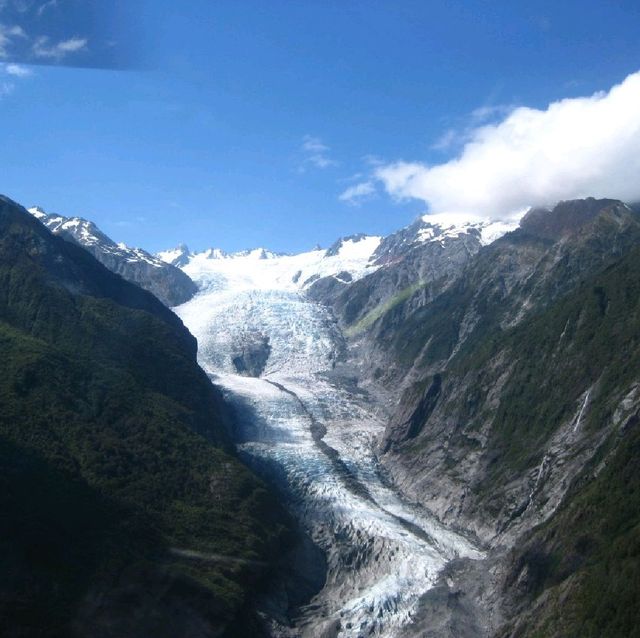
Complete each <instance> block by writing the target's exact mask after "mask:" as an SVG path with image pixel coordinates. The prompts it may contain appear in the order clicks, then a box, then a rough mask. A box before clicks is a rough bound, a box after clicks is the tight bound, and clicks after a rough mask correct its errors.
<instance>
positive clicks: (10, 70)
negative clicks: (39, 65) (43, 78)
mask: <svg viewBox="0 0 640 638" xmlns="http://www.w3.org/2000/svg"><path fill="white" fill-rule="evenodd" d="M2 70H3V71H4V72H5V73H6V74H7V75H13V76H14V77H16V78H26V77H29V76H30V75H33V72H32V71H31V69H30V68H29V67H26V66H23V65H22V64H5V65H4V66H3V67H2Z"/></svg>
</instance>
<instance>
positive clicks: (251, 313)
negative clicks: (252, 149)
mask: <svg viewBox="0 0 640 638" xmlns="http://www.w3.org/2000/svg"><path fill="white" fill-rule="evenodd" d="M1 213H2V217H0V221H1V222H2V224H3V226H2V233H3V234H2V243H1V244H0V248H1V252H0V257H2V261H1V262H0V267H1V270H0V273H4V274H3V275H2V276H3V281H4V283H3V284H2V288H1V292H2V299H3V301H2V304H1V305H0V310H1V312H2V315H0V320H1V323H0V327H2V326H4V327H3V328H2V330H4V333H5V335H4V338H3V341H2V343H3V358H4V360H5V361H6V366H7V370H8V371H9V373H8V374H6V375H5V377H4V380H3V385H2V387H1V391H2V394H1V395H0V397H1V398H2V401H3V409H2V417H1V419H2V421H1V422H2V437H3V438H2V441H3V444H2V445H3V449H4V452H3V458H5V459H6V463H5V467H7V468H8V470H7V471H5V472H3V478H2V480H3V481H4V482H5V487H6V489H4V490H3V494H4V496H3V498H4V499H5V504H4V506H3V511H6V512H8V513H9V514H8V518H7V523H8V525H7V531H6V533H5V534H4V535H3V543H6V544H7V548H8V549H10V553H9V551H7V552H5V555H6V556H9V555H11V556H13V557H14V558H12V559H11V560H10V561H8V562H7V565H6V567H5V569H4V570H3V574H4V575H3V579H4V580H3V581H2V583H0V584H1V590H0V591H1V595H2V598H1V599H0V604H1V605H2V609H3V610H5V611H3V613H7V614H11V615H12V616H11V617H13V618H15V619H17V620H16V623H18V621H19V623H21V624H22V626H25V627H28V628H30V629H35V628H38V627H41V626H43V623H45V622H47V619H48V618H55V622H56V623H57V625H56V626H57V627H60V628H61V633H62V630H63V629H65V630H66V629H69V630H71V631H73V632H75V634H74V635H81V636H84V635H101V636H102V635H104V636H127V635H131V636H143V635H188V636H217V635H226V636H234V635H237V636H254V635H255V636H265V637H268V636H271V637H283V638H293V637H294V636H302V637H305V638H307V637H313V638H315V637H324V638H330V637H338V636H339V637H345V638H346V637H354V638H355V637H364V636H381V637H418V636H420V637H433V638H436V637H446V636H449V637H456V638H467V637H468V638H472V637H482V638H507V637H509V638H516V637H532V638H533V637H534V636H535V637H544V636H563V637H572V636H578V635H580V636H588V637H594V638H595V637H600V636H616V637H617V636H620V637H622V636H625V637H626V636H636V635H640V629H639V628H640V611H639V610H640V482H639V475H638V472H637V468H638V465H639V463H640V216H639V214H638V212H637V211H636V210H635V209H634V208H633V207H632V206H629V205H627V204H625V203H623V202H620V201H617V200H609V199H593V198H589V199H582V200H571V201H564V202H560V203H558V204H557V205H555V206H553V207H549V208H534V209H531V210H529V211H528V212H527V213H526V214H524V216H523V217H522V218H521V219H520V221H519V222H513V223H507V222H502V221H488V220H485V219H482V218H469V217H466V218H465V217H459V216H445V215H425V216H423V217H420V218H418V219H417V220H416V221H415V222H414V223H413V224H411V225H410V226H408V227H406V228H404V229H401V230H399V231H398V232H396V233H393V234H391V235H389V236H387V237H375V236H367V235H354V236H350V237H345V238H342V239H339V240H338V241H336V243H335V244H333V245H332V246H330V247H329V248H328V249H320V248H317V249H314V250H311V251H309V252H306V253H301V254H295V255H289V254H277V253H273V252H271V251H269V250H267V249H264V248H257V249H253V250H247V251H245V252H241V253H233V254H227V253H224V252H223V251H221V250H219V249H214V248H212V249H208V250H205V251H202V252H195V253H193V252H191V251H190V250H189V249H188V248H187V247H186V246H184V245H180V246H178V247H177V248H175V249H171V250H167V251H163V252H161V253H159V254H158V255H156V256H151V255H149V254H148V253H145V252H144V251H140V250H138V249H136V250H135V251H132V250H131V249H127V248H126V247H121V246H118V245H117V244H114V243H113V242H111V240H108V238H105V237H104V236H103V235H102V234H100V233H99V231H98V230H97V229H96V228H95V227H94V226H93V225H92V224H91V223H90V222H86V221H84V220H76V219H72V220H67V219H65V218H54V217H52V216H48V215H46V214H44V213H42V212H41V211H40V210H39V209H32V210H31V213H32V214H31V215H28V214H27V212H26V211H25V210H24V209H22V208H20V207H19V206H17V205H15V204H13V203H12V202H10V201H9V200H6V199H3V200H2V209H1ZM38 220H39V221H40V222H42V224H40V223H39V222H38ZM43 224H44V225H43ZM45 226H46V228H45ZM48 229H49V230H48ZM50 230H51V231H53V233H54V234H52V233H51V232H50ZM55 235H60V236H59V237H56V236H55ZM94 238H97V239H94ZM67 239H68V240H69V241H67ZM78 244H79V245H78ZM81 246H82V247H84V248H86V249H87V250H88V251H89V252H91V253H92V254H93V255H95V257H96V258H97V259H98V260H99V261H101V262H102V264H104V266H106V268H105V267H103V265H101V264H100V263H98V261H96V259H94V257H93V256H91V255H90V254H88V253H87V252H86V251H85V250H83V248H81ZM114 247H115V248H114ZM106 255H108V256H106ZM140 262H144V263H146V264H147V266H149V268H152V269H155V270H154V271H153V272H157V273H160V277H159V278H157V279H155V280H154V282H155V283H153V286H156V285H161V288H160V291H159V290H158V289H155V290H154V289H153V287H152V284H151V283H150V280H149V279H148V277H147V275H146V274H145V275H144V276H142V275H141V274H140V273H144V272H146V271H145V270H141V269H138V270H137V271H131V270H129V269H128V268H129V266H128V265H132V267H134V268H137V267H138V266H136V264H139V263H140ZM123 264H128V265H127V266H126V267H125V266H124V265H123ZM158 264H163V265H162V266H158ZM109 270H111V271H113V272H115V273H121V274H122V275H123V276H124V277H125V278H126V279H130V280H132V281H135V282H137V283H139V284H140V285H141V286H143V287H146V288H148V289H149V290H151V292H153V293H154V294H156V296H157V297H158V298H159V299H162V301H164V303H165V304H167V305H169V306H172V309H173V312H171V311H170V310H169V309H168V308H167V307H165V306H163V305H162V304H161V303H160V302H159V301H158V300H157V299H156V298H155V297H154V296H153V295H151V294H148V293H147V292H145V291H143V290H141V289H139V288H138V287H137V286H135V285H133V284H131V283H129V282H127V281H125V280H124V279H122V278H121V277H118V276H115V275H114V274H113V273H112V272H109ZM174 271H175V272H177V273H179V276H178V277H176V276H175V273H174ZM132 272H136V273H138V274H131V273H132ZM167 273H169V274H167ZM171 273H173V274H171ZM138 275H140V277H139V278H138V279H136V277H138ZM160 281H162V282H163V283H162V284H159V283H158V282H160ZM185 281H186V282H191V283H192V284H193V286H194V290H197V292H196V293H195V294H194V295H193V296H191V295H192V292H193V291H191V292H190V291H189V288H188V286H187V287H185V288H181V287H180V286H181V284H180V286H178V288H174V287H173V284H174V283H176V282H178V283H179V282H185ZM167 282H172V283H167ZM178 290H179V292H178ZM169 291H171V292H170V293H169ZM161 293H162V294H161ZM174 313H175V314H174ZM187 329H188V331H189V332H190V333H191V334H189V332H187ZM191 335H193V336H191ZM194 337H195V339H194ZM196 340H197V345H198V347H197V362H198V363H199V367H198V365H196V359H195V357H196ZM242 463H244V464H245V465H243V464H242ZM247 466H248V467H249V468H251V469H250V470H249V469H247ZM254 473H255V475H259V476H260V477H261V479H258V478H256V476H255V475H254ZM26 494H30V495H31V502H32V506H31V507H27V506H26V505H25V502H26V496H25V495H26ZM285 510H286V511H285ZM28 520H37V521H39V524H38V525H36V526H34V525H30V524H27V522H26V521H28ZM25 527H26V528H29V529H34V530H35V529H37V530H39V531H37V532H34V533H33V535H29V534H27V535H24V534H16V533H15V530H20V529H23V528H25ZM44 530H46V532H45V531H44ZM61 566H64V568H62V567H61ZM34 610H35V611H34ZM91 627H94V628H95V627H100V628H102V627H104V630H102V629H100V631H103V633H96V631H97V630H93V631H94V633H91V631H92V630H91V629H90V628H91ZM145 632H147V633H145ZM162 632H164V633H162ZM20 635H31V634H29V632H28V631H25V633H24V634H20ZM33 635H37V634H33Z"/></svg>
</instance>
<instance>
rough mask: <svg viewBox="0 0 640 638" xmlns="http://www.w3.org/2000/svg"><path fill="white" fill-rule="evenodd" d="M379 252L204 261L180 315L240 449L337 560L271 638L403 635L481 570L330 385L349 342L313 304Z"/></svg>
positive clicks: (192, 269)
mask: <svg viewBox="0 0 640 638" xmlns="http://www.w3.org/2000/svg"><path fill="white" fill-rule="evenodd" d="M379 243H380V238H379V237H364V238H361V239H359V240H357V241H356V240H346V241H342V242H341V243H340V244H339V245H338V247H337V248H336V250H335V251H332V252H331V253H329V251H322V250H314V251H310V252H307V253H303V254H301V255H276V254H273V253H268V252H267V251H264V250H263V249H258V250H254V251H248V252H245V253H240V254H236V255H225V254H224V253H221V252H220V251H217V252H215V251H205V252H204V253H200V254H196V255H191V256H190V257H189V259H188V260H186V263H185V264H184V266H183V270H184V271H185V272H186V274H188V275H189V276H190V277H191V278H192V279H193V280H194V281H196V283H197V284H198V285H199V287H200V292H199V293H198V294H197V295H196V296H195V297H194V298H193V299H191V300H190V301H189V302H187V303H185V304H183V305H181V306H178V307H176V308H175V309H174V310H175V311H176V312H177V314H178V315H179V316H180V317H181V318H182V320H183V321H184V323H185V325H186V326H187V327H188V328H189V329H190V330H191V332H192V333H193V334H194V335H195V336H196V337H197V339H198V343H199V355H198V356H199V362H200V365H201V366H202V367H203V369H204V370H205V371H206V372H207V373H208V374H209V376H210V378H211V379H212V381H213V382H214V383H215V384H216V385H218V386H219V387H220V388H221V389H222V390H223V392H224V394H225V396H226V397H227V398H228V399H229V400H230V401H231V402H232V403H233V404H234V405H236V406H237V414H238V416H239V419H238V421H239V423H238V428H239V430H238V432H236V440H237V442H238V447H239V449H240V451H241V453H242V455H243V456H244V457H245V458H246V459H247V460H248V461H249V463H253V464H254V466H256V467H265V466H267V467H270V468H273V470H272V471H273V473H274V474H277V475H278V477H279V478H280V482H281V484H282V485H283V489H284V491H285V493H286V498H287V501H288V503H289V507H290V510H291V511H292V513H293V514H294V515H295V516H296V517H297V519H298V520H299V521H300V524H301V525H302V527H303V528H304V530H305V531H306V533H307V534H308V535H309V536H310V538H311V539H312V540H313V542H314V543H315V544H316V545H318V546H319V547H320V548H321V549H322V550H323V551H324V552H325V553H326V558H327V576H326V582H325V584H324V587H323V588H322V590H321V591H320V592H319V593H318V594H317V595H316V596H315V597H314V599H313V600H311V601H310V602H309V604H308V605H306V606H305V607H303V608H302V609H300V610H299V613H298V617H297V618H296V619H295V627H294V628H293V629H291V631H292V632H293V633H290V634H287V633H286V632H285V633H282V631H283V628H282V627H280V628H279V629H278V628H277V627H276V626H275V625H274V626H273V635H296V636H297V635H301V636H317V635H323V632H327V633H326V635H335V636H341V637H352V636H353V637H355V636H362V635H368V636H385V637H392V636H395V635H396V634H397V633H398V632H400V631H401V630H402V629H403V628H406V626H407V625H410V623H411V621H412V618H413V617H414V615H415V614H416V613H417V610H418V606H419V601H420V598H421V596H422V595H423V594H424V593H425V592H426V591H427V590H429V589H430V588H431V587H432V586H433V585H434V583H435V581H436V579H437V578H438V575H439V573H440V572H441V570H442V569H443V567H444V566H445V565H446V564H447V563H448V562H449V561H451V560H452V559H454V558H457V557H471V558H481V557H482V553H481V551H480V550H479V549H478V548H477V547H475V546H474V545H473V543H472V542H471V541H470V540H468V539H466V538H464V537H463V536H461V535H459V534H457V533H455V532H453V531H452V530H449V529H446V528H445V527H443V526H442V525H440V524H439V523H438V522H437V521H436V520H435V519H434V518H433V517H431V516H429V515H428V513H426V512H425V511H423V510H421V509H419V508H418V507H417V506H415V505H412V504H410V503H407V502H404V501H403V500H402V499H401V498H400V496H399V495H398V494H397V493H396V492H395V491H394V490H393V489H392V488H390V487H389V486H388V485H387V484H386V483H385V481H384V480H383V477H382V476H381V472H380V470H379V467H378V464H377V460H376V453H375V450H376V443H377V440H378V439H379V437H380V436H381V434H382V432H383V429H384V424H383V422H382V421H381V420H380V419H379V418H378V417H377V416H376V415H375V414H374V413H373V411H372V409H371V407H370V405H368V402H367V398H366V396H364V395H363V394H362V393H360V392H359V391H358V390H357V388H354V387H352V385H350V384H347V383H342V382H341V380H340V377H339V376H338V375H335V374H332V373H333V371H334V367H335V363H336V361H337V360H338V359H339V358H340V355H341V352H342V351H343V349H344V347H345V341H344V338H343V336H342V334H341V332H340V329H339V327H338V325H337V324H336V322H335V321H334V319H333V318H332V316H331V315H330V313H329V311H328V310H327V309H326V308H325V307H324V306H322V305H320V304H317V303H314V302H312V301H310V300H309V299H308V298H307V297H306V296H305V288H306V287H307V286H308V285H310V283H311V282H312V281H314V280H315V279H317V278H318V277H325V276H338V275H340V274H341V273H348V274H349V276H350V277H351V278H352V279H354V280H355V279H358V278H360V277H363V276H365V275H366V274H367V273H369V272H372V271H373V270H375V268H377V266H375V265H374V264H373V261H374V260H373V259H372V257H373V255H374V252H375V249H376V248H377V246H378V245H379ZM172 256H173V255H172ZM255 334H259V335H260V336H261V338H263V339H264V340H265V343H266V342H268V346H269V349H268V357H267V360H266V363H265V365H264V369H263V370H262V371H261V374H260V376H259V377H252V376H244V375H241V374H239V373H238V369H237V365H236V363H234V361H235V359H236V357H237V353H238V349H239V348H242V347H243V344H246V343H247V341H248V340H250V338H251V335H255Z"/></svg>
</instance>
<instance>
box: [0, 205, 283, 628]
mask: <svg viewBox="0 0 640 638" xmlns="http://www.w3.org/2000/svg"><path fill="white" fill-rule="evenodd" d="M0 352H1V355H2V361H3V373H2V375H0V511H1V512H2V517H0V546H1V548H2V551H1V552H0V556H1V558H0V561H1V563H2V569H1V570H0V618H2V623H0V635H3V636H43V635H47V636H68V635H73V636H91V637H92V638H93V637H96V636H100V637H105V638H106V637H111V636H113V637H116V636H117V637H118V638H120V637H126V636H143V635H144V636H147V635H153V636H167V637H168V636H177V635H189V636H202V637H204V636H220V635H223V634H225V635H227V634H229V635H231V634H232V633H233V632H234V631H235V632H236V634H239V635H247V632H248V633H251V632H252V629H251V628H250V627H248V626H247V623H248V622H250V614H248V613H246V612H242V613H240V611H241V609H243V606H244V605H245V604H246V603H247V600H248V597H249V596H250V595H251V593H252V592H253V591H255V589H256V585H257V583H259V581H260V579H261V578H262V576H263V575H264V574H265V571H266V570H267V569H268V567H269V565H270V562H271V561H272V560H274V559H275V557H277V556H278V555H279V554H280V553H281V551H282V547H283V545H282V542H283V538H284V536H283V534H284V533H285V531H286V527H285V526H286V524H287V523H286V518H285V517H284V515H283V513H282V510H281V509H280V507H279V505H278V504H277V503H276V502H275V501H274V499H273V498H272V497H271V496H270V493H269V492H268V491H267V490H266V489H265V487H264V485H263V484H262V483H261V482H260V481H259V480H258V479H256V478H255V477H254V476H253V475H252V474H251V473H250V472H249V471H248V470H247V469H246V468H245V467H244V466H243V465H242V464H241V463H240V462H239V461H238V460H237V459H236V458H235V456H234V454H233V453H232V447H231V445H230V441H229V437H228V426H229V421H228V416H227V414H226V408H225V406H224V404H223V402H222V399H221V396H220V394H219V393H218V391H217V390H216V389H215V388H214V386H212V384H211V383H210V381H209V379H208V378H207V376H206V375H205V374H204V373H203V372H202V370H201V369H200V368H199V367H198V365H197V364H196V343H195V339H194V338H193V337H192V336H191V335H190V334H189V333H188V332H187V330H186V329H185V328H184V326H183V324H182V322H181V321H180V320H179V319H178V318H177V317H176V316H175V315H174V314H173V313H172V312H171V311H169V310H168V309H167V308H166V307H165V306H163V305H162V304H161V303H160V302H159V301H158V300H157V299H156V298H155V297H154V296H153V295H151V294H149V293H148V292H146V291H143V290H141V289H140V288H138V287H137V286H134V285H132V284H130V283H128V282H127V281H125V280H124V279H122V278H121V277H119V276H117V275H114V274H113V273H112V272H110V271H109V270H107V269H106V268H105V267H104V266H102V265H101V264H100V263H98V262H97V261H96V260H95V259H94V258H93V257H92V256H91V255H90V254H89V253H88V252H86V251H85V250H84V249H81V248H80V247H78V246H76V245H75V244H74V243H71V242H68V241H64V240H63V239H62V238H60V237H56V236H55V235H53V234H51V233H50V232H49V231H48V230H47V229H45V228H44V226H42V225H41V224H40V223H39V222H38V221H36V219H34V218H33V217H32V216H31V215H29V214H28V213H27V211H26V210H25V209H23V208H21V207H20V206H18V205H16V204H14V203H13V202H11V201H10V200H8V199H6V198H0Z"/></svg>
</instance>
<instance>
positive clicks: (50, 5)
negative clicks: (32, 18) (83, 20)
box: [37, 0, 58, 18]
mask: <svg viewBox="0 0 640 638" xmlns="http://www.w3.org/2000/svg"><path fill="white" fill-rule="evenodd" d="M57 6H58V0H47V2H44V3H43V4H41V5H40V6H39V7H38V11H37V14H38V17H39V18H40V17H42V14H43V13H45V12H46V11H48V10H49V9H55V8H56V7H57Z"/></svg>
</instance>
